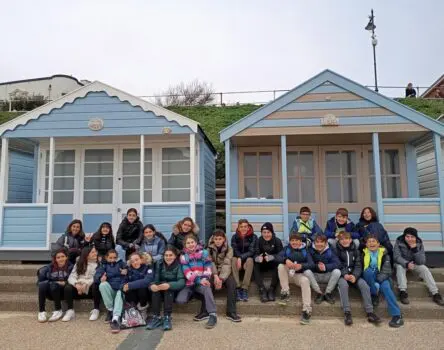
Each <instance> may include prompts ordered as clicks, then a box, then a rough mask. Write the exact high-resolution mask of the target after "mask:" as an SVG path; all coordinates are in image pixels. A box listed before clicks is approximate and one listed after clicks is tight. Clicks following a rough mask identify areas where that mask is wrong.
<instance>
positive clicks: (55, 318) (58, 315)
mask: <svg viewBox="0 0 444 350" xmlns="http://www.w3.org/2000/svg"><path fill="white" fill-rule="evenodd" d="M62 316H63V311H62V310H57V311H54V312H53V313H52V315H51V317H50V318H49V320H48V321H49V322H55V321H58V320H60V319H61V318H62Z"/></svg>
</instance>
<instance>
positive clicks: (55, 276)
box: [37, 261, 73, 282]
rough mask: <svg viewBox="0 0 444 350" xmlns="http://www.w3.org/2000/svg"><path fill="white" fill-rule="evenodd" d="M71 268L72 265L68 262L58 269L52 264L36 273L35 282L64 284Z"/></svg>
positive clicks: (55, 264)
mask: <svg viewBox="0 0 444 350" xmlns="http://www.w3.org/2000/svg"><path fill="white" fill-rule="evenodd" d="M72 268H73V265H72V264H71V263H70V262H69V261H68V262H67V264H66V265H65V266H64V267H62V268H60V267H59V266H58V265H57V263H55V262H52V263H51V264H49V265H46V266H43V267H41V268H40V269H39V270H38V271H37V280H38V282H45V281H48V282H66V281H67V280H68V277H69V274H70V273H71V271H72Z"/></svg>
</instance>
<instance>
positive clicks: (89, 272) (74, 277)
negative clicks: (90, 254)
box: [68, 261, 97, 294]
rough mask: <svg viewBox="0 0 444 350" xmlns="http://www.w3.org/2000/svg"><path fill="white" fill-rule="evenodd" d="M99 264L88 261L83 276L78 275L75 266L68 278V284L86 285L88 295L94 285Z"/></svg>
mask: <svg viewBox="0 0 444 350" xmlns="http://www.w3.org/2000/svg"><path fill="white" fill-rule="evenodd" d="M96 269H97V263H96V262H94V261H88V264H87V266H86V271H85V273H84V274H82V275H78V274H77V264H75V265H74V268H73V269H72V272H71V274H70V275H69V278H68V283H69V284H70V285H72V286H75V285H76V284H77V283H82V284H85V285H86V293H87V294H88V291H89V287H91V286H92V284H93V283H94V275H95V274H96Z"/></svg>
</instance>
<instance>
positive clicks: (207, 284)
mask: <svg viewBox="0 0 444 350" xmlns="http://www.w3.org/2000/svg"><path fill="white" fill-rule="evenodd" d="M200 284H201V285H202V286H204V287H209V286H210V285H211V284H210V281H208V280H207V279H203V280H202V281H200Z"/></svg>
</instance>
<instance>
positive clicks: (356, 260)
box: [336, 241, 362, 280]
mask: <svg viewBox="0 0 444 350" xmlns="http://www.w3.org/2000/svg"><path fill="white" fill-rule="evenodd" d="M336 255H337V256H338V259H339V261H340V267H339V269H340V270H341V276H342V277H344V276H345V275H353V276H355V278H356V280H357V279H358V278H359V277H361V275H362V256H361V252H360V251H359V247H356V246H355V244H354V243H353V241H352V242H351V244H350V246H349V247H347V248H345V247H343V246H342V245H341V243H340V242H338V244H337V245H336Z"/></svg>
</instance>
